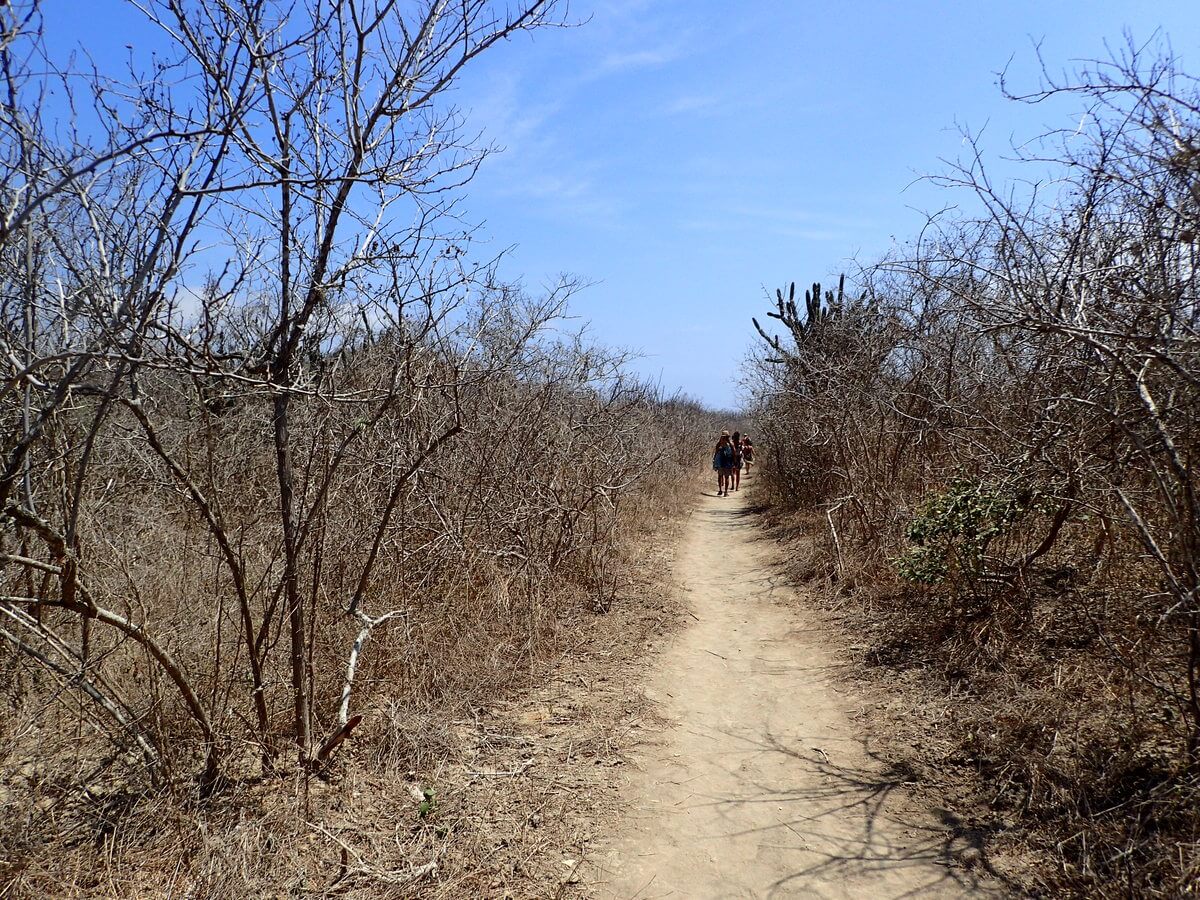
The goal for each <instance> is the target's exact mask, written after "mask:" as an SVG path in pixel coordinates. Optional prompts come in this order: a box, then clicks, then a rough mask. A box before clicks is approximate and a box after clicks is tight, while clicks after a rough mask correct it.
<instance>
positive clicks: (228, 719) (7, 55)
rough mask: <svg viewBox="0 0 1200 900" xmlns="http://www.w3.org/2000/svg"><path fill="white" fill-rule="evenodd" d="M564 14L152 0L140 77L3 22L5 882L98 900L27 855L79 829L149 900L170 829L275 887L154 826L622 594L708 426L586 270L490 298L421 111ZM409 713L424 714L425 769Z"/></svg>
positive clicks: (468, 6) (481, 5) (46, 860)
mask: <svg viewBox="0 0 1200 900" xmlns="http://www.w3.org/2000/svg"><path fill="white" fill-rule="evenodd" d="M558 5H559V4H557V3H555V2H552V0H528V2H525V3H520V4H500V3H492V2H488V0H461V2H455V3H444V2H432V0H431V2H420V3H410V4H398V3H392V2H381V3H375V2H361V0H349V2H337V3H327V2H323V0H321V2H314V3H310V4H301V5H299V6H296V5H294V4H289V3H276V2H266V3H263V2H250V0H246V2H233V3H220V4H192V3H180V2H176V0H156V2H152V3H149V4H145V5H144V11H145V13H146V15H147V16H149V17H150V18H151V19H152V20H153V21H154V22H155V23H156V24H158V25H159V26H160V27H161V29H162V33H163V34H164V35H165V38H164V41H165V44H166V46H165V50H164V53H163V55H161V56H160V57H157V58H156V61H155V62H154V67H153V71H150V72H148V73H146V74H144V75H141V76H136V77H135V76H133V75H130V76H127V77H126V78H124V79H121V78H115V77H110V75H111V73H105V74H104V75H94V74H93V73H90V72H82V73H81V72H75V71H71V70H69V69H67V68H66V67H65V66H57V67H56V64H55V63H56V61H55V60H54V59H53V58H52V56H51V54H50V53H49V51H48V50H47V44H46V42H45V41H43V39H42V34H41V20H40V17H39V8H38V3H37V2H36V0H26V2H23V3H10V4H5V5H3V6H2V7H0V33H2V39H0V69H2V73H3V76H4V80H5V90H4V95H3V98H2V99H0V135H2V137H0V204H2V213H0V351H2V352H0V365H3V367H4V372H5V375H4V384H3V388H2V389H0V434H2V436H3V437H2V439H3V456H2V457H0V508H2V510H3V514H2V515H3V518H2V520H0V578H2V579H3V588H2V591H3V596H0V647H2V648H3V649H2V650H0V653H2V654H3V655H2V656H0V665H2V666H3V667H4V669H5V671H6V672H9V673H11V676H12V677H11V678H9V679H7V680H6V682H5V688H4V690H5V692H6V694H5V698H6V700H7V701H8V702H7V703H6V705H5V707H4V709H3V711H0V735H2V736H3V737H4V738H5V745H4V750H3V753H4V754H5V756H4V758H3V776H2V778H0V783H2V784H3V791H2V792H0V821H3V822H5V823H12V830H10V829H9V828H8V827H5V828H3V829H0V832H2V833H0V840H2V841H4V849H5V850H6V851H7V852H6V853H5V854H4V856H5V860H4V862H3V863H2V864H0V866H2V867H3V868H2V869H0V871H3V873H4V877H5V878H6V879H11V883H13V884H18V885H20V886H21V890H25V891H36V890H37V889H38V886H39V885H45V884H47V883H48V879H49V880H52V879H53V878H55V877H59V876H61V874H62V872H61V869H63V868H65V867H68V866H71V865H74V866H77V867H78V870H79V872H80V873H81V874H80V878H81V883H80V884H79V885H77V886H75V887H71V885H72V884H74V882H70V880H69V879H68V881H67V882H63V883H61V884H60V885H59V886H60V887H62V886H63V884H66V887H65V888H64V889H65V890H67V891H68V892H73V891H76V890H78V892H87V891H100V892H103V891H104V890H105V888H103V887H100V886H98V883H97V882H96V878H97V877H99V876H97V872H96V867H95V865H94V863H95V860H96V857H94V856H91V855H90V854H89V853H87V852H84V851H82V850H81V851H80V852H79V853H78V854H76V855H75V856H72V857H71V858H70V860H69V861H68V860H66V859H65V858H64V859H62V860H60V861H59V862H55V861H54V857H53V853H54V852H57V851H55V850H51V851H45V848H57V849H58V850H62V849H63V844H64V841H67V840H68V839H69V840H70V841H78V842H79V844H80V845H81V846H83V847H85V848H86V847H88V846H92V845H93V844H94V846H95V847H96V848H97V850H96V852H97V853H100V852H105V853H108V856H107V857H106V859H107V861H108V862H109V863H111V865H110V866H107V867H101V871H102V872H103V877H109V878H113V879H116V881H114V883H113V885H111V886H110V887H111V892H112V893H121V892H129V893H136V892H137V888H136V886H133V887H131V886H129V885H125V886H121V885H123V884H124V882H121V879H122V878H123V877H124V876H125V875H126V874H128V873H125V872H123V871H122V869H121V865H120V861H121V859H126V858H132V857H133V856H136V855H137V854H136V853H134V852H133V851H132V850H130V852H129V853H126V852H125V849H128V848H129V847H133V846H134V845H136V846H137V847H139V848H144V847H145V846H148V845H154V846H155V847H156V849H157V852H159V854H160V855H163V856H165V857H166V858H172V854H173V853H175V850H176V849H177V850H178V851H179V855H178V856H176V857H173V858H175V859H176V862H177V864H178V865H179V866H183V867H184V868H183V869H182V870H181V871H180V872H177V873H176V876H172V877H177V878H178V879H179V880H178V882H177V884H178V885H185V886H186V885H191V886H192V887H193V888H195V890H197V891H199V892H200V893H201V894H204V893H213V894H219V893H223V892H224V891H227V890H228V891H233V892H234V893H239V892H250V893H253V892H258V891H259V890H261V889H262V887H261V886H262V885H263V884H265V883H266V881H265V880H264V879H267V880H269V877H274V876H275V875H278V873H279V872H280V870H281V866H280V865H279V863H278V861H275V862H272V863H270V864H269V865H268V866H267V869H269V870H270V871H269V872H267V870H266V869H260V868H255V867H254V865H251V866H250V868H246V869H245V870H244V871H241V870H236V869H234V868H229V869H226V868H222V867H220V866H217V865H216V860H217V859H218V858H220V855H221V852H222V851H221V850H220V845H221V842H222V841H224V840H228V841H230V842H234V843H238V842H241V843H240V844H239V846H241V847H243V849H244V851H245V852H244V853H242V852H241V851H238V854H235V855H239V854H240V855H239V858H241V859H244V860H251V859H253V858H255V857H256V855H257V854H259V853H260V852H261V851H260V850H255V849H254V848H255V847H256V846H258V845H259V844H261V843H262V841H264V840H268V836H269V835H274V836H275V838H271V839H279V840H283V839H285V838H284V837H281V834H282V832H281V831H280V830H279V829H277V828H273V827H272V826H270V825H269V824H263V822H262V821H259V820H255V819H254V816H251V817H250V819H251V820H252V821H250V820H248V822H247V824H246V825H245V827H244V829H242V831H236V830H235V831H231V832H227V833H226V832H222V834H223V835H224V836H223V837H220V839H219V840H215V842H214V841H210V840H208V838H207V837H203V836H202V837H203V839H202V837H197V836H196V835H195V834H194V833H193V832H189V831H188V827H189V826H187V825H186V823H183V822H182V820H179V821H176V820H175V819H172V821H175V824H176V825H177V826H178V827H177V828H175V830H174V831H171V829H165V831H168V832H170V833H171V834H174V835H176V836H178V839H179V842H180V843H179V846H178V847H175V845H171V846H172V847H174V848H175V849H171V848H167V847H165V845H160V844H156V843H155V839H152V836H151V835H149V833H148V832H146V831H145V830H144V828H145V827H146V826H147V822H146V821H145V820H141V819H139V818H138V816H139V815H142V814H144V813H146V811H147V810H148V809H150V807H151V806H153V805H157V807H158V808H160V809H166V810H169V811H170V813H169V815H168V818H170V816H178V815H179V814H180V810H182V809H183V808H184V806H185V805H186V804H188V803H194V802H200V801H202V800H208V799H213V798H215V797H216V795H219V794H221V793H222V792H226V793H228V792H230V791H233V790H240V789H241V787H244V786H245V785H248V784H253V783H256V782H257V781H258V780H259V779H262V778H264V777H267V776H271V775H285V776H286V775H291V776H295V777H297V778H298V779H299V780H298V781H297V783H299V784H304V785H310V784H311V782H312V779H313V778H314V777H328V774H329V769H330V766H331V765H332V764H333V762H334V761H335V760H336V758H337V754H338V753H339V752H340V751H339V748H340V747H342V746H343V745H344V742H345V740H346V738H347V737H348V736H349V735H350V734H351V733H352V732H353V731H354V729H355V728H356V727H358V726H359V724H360V723H361V722H363V720H364V716H366V717H367V718H368V719H371V718H372V717H373V716H374V715H375V714H376V713H379V712H380V711H381V710H384V709H386V708H388V706H389V704H390V705H391V708H392V710H393V713H394V715H392V716H390V717H389V721H390V722H391V723H392V724H391V725H389V726H387V727H388V728H391V729H392V731H391V732H387V728H385V729H384V731H385V732H387V734H390V737H386V736H385V738H384V743H385V744H386V745H387V747H389V748H390V749H389V750H387V751H386V752H382V753H381V754H377V756H376V759H375V763H376V765H379V766H393V765H399V764H401V762H402V759H403V761H405V762H407V763H408V764H411V763H412V762H413V761H414V760H415V761H417V762H419V761H420V760H421V754H422V753H423V752H430V751H436V749H437V747H436V746H435V745H437V744H439V742H441V743H443V744H446V745H447V746H448V744H447V743H446V742H447V741H448V738H447V739H446V740H443V738H444V737H445V729H446V723H445V720H446V718H447V717H448V716H453V715H455V714H457V713H460V712H462V711H464V710H469V708H470V706H471V704H472V703H475V702H477V701H479V700H480V699H481V698H486V697H488V696H492V695H494V694H496V693H497V692H503V691H506V690H512V689H513V688H514V687H515V686H517V685H519V684H520V683H521V682H522V681H523V680H528V679H529V678H531V677H533V673H534V672H535V671H536V669H537V667H538V665H539V663H540V661H542V660H543V659H545V658H546V656H547V655H548V654H549V653H550V652H551V651H553V650H554V649H555V648H556V647H557V646H558V644H559V642H560V641H561V640H562V636H561V635H560V627H561V623H562V622H563V620H564V618H565V615H566V613H567V611H575V610H579V609H580V608H583V609H588V610H592V611H597V612H602V611H604V610H606V609H608V608H609V607H610V606H611V605H612V604H613V603H614V602H615V601H616V599H617V597H618V594H619V586H620V585H621V583H622V572H621V566H622V564H623V554H624V553H625V549H624V548H625V547H627V545H628V543H629V540H628V538H627V536H626V535H625V533H624V532H625V531H626V530H629V531H631V532H637V531H638V530H639V529H640V528H641V527H642V525H641V524H640V523H639V522H638V518H639V516H647V515H648V511H649V510H651V509H661V508H663V507H664V506H668V505H670V504H675V503H679V502H680V501H679V495H680V487H681V485H683V484H684V483H685V479H686V478H687V477H688V476H687V471H688V469H689V468H691V467H692V466H694V464H695V461H696V460H697V458H698V457H699V455H700V453H701V452H702V449H701V447H700V443H701V442H703V441H704V440H705V439H706V437H707V433H706V432H707V430H708V424H709V423H708V421H707V419H706V418H705V414H704V412H703V410H701V409H700V408H699V407H698V406H697V405H695V404H690V403H688V402H686V401H683V400H672V399H670V398H665V397H663V396H661V395H660V393H659V392H658V391H656V390H655V389H653V388H651V387H649V386H647V385H645V384H643V383H641V382H639V381H638V380H637V379H636V378H634V377H632V376H631V375H630V374H629V372H628V366H627V364H626V363H627V360H626V359H625V358H624V357H623V356H622V355H620V354H616V353H613V352H610V351H607V350H605V349H603V348H599V347H594V346H591V345H589V344H588V343H586V342H585V341H584V340H583V339H582V338H580V337H578V336H575V335H572V334H570V333H569V332H567V331H566V329H565V325H564V320H563V316H562V313H563V310H564V308H565V304H566V302H567V301H568V299H569V298H570V296H571V294H572V293H573V292H574V291H575V290H576V288H577V285H576V284H575V283H574V282H571V281H569V280H564V281H563V282H561V283H560V284H557V285H554V286H551V287H550V288H549V289H548V290H547V291H546V292H545V293H544V295H542V296H538V297H530V296H528V295H527V294H526V293H525V292H524V291H523V290H522V289H521V288H520V287H519V286H517V285H512V284H506V283H502V282H500V281H499V279H498V277H497V274H496V269H497V266H496V261H495V260H484V261H476V260H475V259H474V257H473V255H472V253H471V251H470V229H469V228H467V227H466V226H464V225H463V224H462V223H461V221H460V220H459V219H458V215H457V211H456V204H457V201H458V199H459V197H460V196H461V195H460V193H459V188H461V186H462V185H463V184H464V183H466V182H467V181H468V180H469V179H470V177H471V175H472V174H473V172H474V170H475V168H476V166H477V165H478V163H479V161H480V159H481V158H482V155H483V152H484V151H483V150H481V149H480V148H479V147H477V146H476V145H474V144H473V143H472V142H471V141H469V140H466V139H464V138H463V137H462V136H461V133H460V130H459V125H460V118H461V117H460V116H459V115H458V113H457V112H456V111H455V110H454V109H453V108H452V107H449V106H448V105H447V104H446V103H445V101H444V99H442V98H441V95H442V94H443V93H444V91H445V89H446V88H447V87H448V86H449V85H450V84H451V83H452V82H453V81H454V79H455V78H456V76H457V74H458V73H459V72H460V71H461V70H462V68H463V67H464V66H467V65H469V64H471V63H472V61H473V60H474V59H475V58H476V57H478V56H479V55H480V54H482V53H484V52H486V51H488V50H489V49H490V48H491V47H493V46H494V45H496V44H497V43H499V42H502V41H504V40H505V39H506V38H508V37H510V36H512V35H514V34H516V33H518V32H521V31H525V30H529V29H534V28H538V27H542V26H546V25H552V24H556V23H559V22H560V21H561V20H560V19H559V18H557V16H558V10H557V9H556V7H557V6H558ZM51 86H53V87H54V88H55V90H58V91H60V92H65V93H66V94H67V96H68V97H70V98H73V99H74V101H75V102H74V103H68V104H67V105H66V106H65V107H64V109H69V110H73V111H74V114H75V115H76V116H77V120H76V121H75V122H74V123H72V124H73V125H74V126H75V127H74V128H73V129H71V128H58V127H56V125H55V123H54V122H53V121H50V120H48V119H47V118H46V117H47V116H48V115H49V114H48V113H47V109H48V107H47V105H46V104H45V103H43V102H42V101H43V100H44V95H45V93H46V92H47V91H48V90H49V89H50V87H51ZM63 133H65V134H67V135H68V138H66V139H64V138H63V137H62V134H63ZM702 429H703V430H702ZM409 716H411V721H412V722H420V721H428V722H435V721H436V722H437V723H438V724H437V726H436V727H433V726H431V727H429V728H427V729H425V730H426V732H427V734H424V735H417V736H410V737H411V738H412V740H413V741H415V742H418V743H420V742H422V741H423V742H424V743H423V744H422V745H421V746H419V747H417V748H416V751H415V752H414V753H413V754H406V753H404V752H402V749H401V746H400V743H399V736H398V734H397V733H396V732H395V729H398V728H401V727H403V726H402V725H401V724H400V723H402V722H404V721H409V719H408V718H407V717H409ZM363 733H364V734H374V735H376V736H378V735H379V734H380V730H379V726H378V723H377V722H372V721H368V723H367V725H366V726H364V732H363ZM389 742H390V743H389ZM239 786H241V787H239ZM100 788H102V789H103V793H104V794H105V796H106V797H107V798H108V799H106V800H105V801H104V802H105V803H106V804H108V805H107V806H106V807H105V809H106V810H107V812H105V814H104V816H101V817H99V818H97V817H95V816H89V814H88V811H89V810H91V809H92V808H93V807H94V806H95V803H96V801H95V798H94V796H93V795H95V793H96V790H99V789H100ZM94 789H95V790H94ZM213 802H217V801H216V800H215V799H213ZM297 802H299V801H297ZM221 808H222V809H225V810H227V809H228V807H227V806H223V807H221ZM222 821H225V820H222ZM225 824H228V822H225ZM173 827H174V826H173ZM219 827H224V825H220V826H219ZM299 827H300V826H298V825H297V826H296V828H299ZM284 830H285V831H286V829H284ZM293 831H295V829H293ZM289 833H290V832H289ZM296 833H298V832H296ZM189 834H191V837H188V835H189ZM113 835H118V837H113ZM121 836H124V837H121ZM292 836H293V837H294V836H295V835H294V834H293V835H292ZM125 837H128V838H129V840H130V841H131V842H132V843H122V841H123V840H124V839H125ZM118 838H120V839H118ZM162 840H163V841H165V840H166V838H165V837H164V838H163V839H162ZM89 842H91V843H89ZM106 848H107V849H106ZM123 848H125V849H123ZM201 851H203V852H201ZM138 852H141V851H140V850H139V851H138ZM47 853H49V855H47ZM89 859H90V860H91V862H89V861H88V860H89ZM188 860H191V861H192V862H189V861H188ZM197 860H198V862H196V861H197ZM248 865H249V863H248ZM364 865H366V864H365V863H364ZM56 869H58V870H60V871H57V872H56ZM389 871H390V870H389ZM272 873H273V874H272ZM377 874H378V873H377ZM392 874H394V873H392ZM388 877H389V878H390V877H391V875H388ZM396 877H397V878H400V879H401V881H399V882H396V883H402V881H403V877H407V876H403V875H396ZM118 882H120V883H118ZM172 884H173V885H174V884H176V882H172ZM160 886H161V885H160ZM172 889H174V888H172ZM180 889H181V890H182V889H183V888H180Z"/></svg>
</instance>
